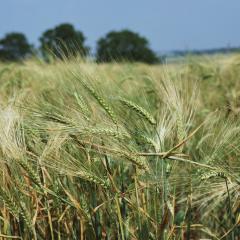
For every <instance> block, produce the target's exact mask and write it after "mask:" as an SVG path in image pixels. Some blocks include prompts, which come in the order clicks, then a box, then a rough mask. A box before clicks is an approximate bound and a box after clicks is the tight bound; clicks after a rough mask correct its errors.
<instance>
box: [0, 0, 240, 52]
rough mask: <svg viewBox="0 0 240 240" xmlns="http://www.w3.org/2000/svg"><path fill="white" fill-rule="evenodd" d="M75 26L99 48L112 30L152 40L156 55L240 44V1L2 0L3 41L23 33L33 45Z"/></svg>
mask: <svg viewBox="0 0 240 240" xmlns="http://www.w3.org/2000/svg"><path fill="white" fill-rule="evenodd" d="M65 22H69V23H72V24H74V25H75V27H76V28H77V29H79V30H81V31H83V32H84V34H85V36H86V37H87V44H88V45H89V46H90V47H91V48H92V49H94V47H95V43H96V40H97V39H98V38H99V37H101V36H103V35H104V34H106V33H107V32H108V31H110V30H121V29H124V28H128V29H130V30H133V31H137V32H139V33H140V34H142V35H144V36H146V37H147V38H148V39H149V41H150V43H151V47H152V48H153V49H154V50H155V51H166V50H173V49H205V48H214V47H222V46H227V45H231V46H240V0H85V1H84V0H82V1H81V0H0V37H3V36H4V34H5V33H7V32H11V31H20V32H23V33H25V34H26V35H27V37H28V39H29V41H30V42H31V43H34V44H39V43H38V38H39V36H40V35H41V33H42V32H43V31H45V30H46V29H47V28H51V27H54V26H56V25H57V24H59V23H65Z"/></svg>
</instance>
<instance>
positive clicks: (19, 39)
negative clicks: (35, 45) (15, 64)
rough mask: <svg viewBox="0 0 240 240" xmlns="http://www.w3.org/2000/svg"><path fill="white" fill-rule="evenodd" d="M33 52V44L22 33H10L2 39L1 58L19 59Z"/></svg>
mask: <svg viewBox="0 0 240 240" xmlns="http://www.w3.org/2000/svg"><path fill="white" fill-rule="evenodd" d="M31 54H32V46H31V45H30V44H29V43H28V40H27V38H26V37H25V35H24V34H22V33H8V34H6V36H5V37H4V38H2V39H0V60H2V61H18V60H21V59H24V58H25V57H27V56H29V55H31Z"/></svg>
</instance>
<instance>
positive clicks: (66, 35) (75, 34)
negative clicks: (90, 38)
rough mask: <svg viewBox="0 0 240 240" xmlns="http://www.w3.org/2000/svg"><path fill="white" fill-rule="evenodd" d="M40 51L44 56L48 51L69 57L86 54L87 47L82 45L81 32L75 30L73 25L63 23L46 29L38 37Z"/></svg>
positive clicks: (82, 36)
mask: <svg viewBox="0 0 240 240" xmlns="http://www.w3.org/2000/svg"><path fill="white" fill-rule="evenodd" d="M40 42H41V47H40V49H41V51H42V53H43V55H44V56H46V55H47V54H48V53H49V51H50V52H51V53H53V54H54V55H55V56H57V57H60V58H61V57H63V56H65V57H69V56H76V55H77V54H81V55H82V56H86V55H87V54H88V52H89V48H88V47H86V46H85V45H84V42H85V37H84V35H83V33H82V32H80V31H77V30H75V28H74V27H73V25H71V24H68V23H64V24H60V25H58V26H56V27H55V28H53V29H48V30H47V31H45V32H44V33H43V34H42V36H41V37H40Z"/></svg>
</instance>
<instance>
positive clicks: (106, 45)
mask: <svg viewBox="0 0 240 240" xmlns="http://www.w3.org/2000/svg"><path fill="white" fill-rule="evenodd" d="M114 60H116V61H123V60H128V61H139V62H145V63H156V62H159V58H158V57H157V56H156V54H155V53H154V52H153V51H152V50H151V49H150V48H149V43H148V40H147V39H146V38H144V37H141V36H140V35H139V34H137V33H135V32H132V31H129V30H123V31H119V32H116V31H112V32H109V33H108V34H107V35H106V36H105V37H103V38H100V39H99V41H98V42H97V61H99V62H110V61H114Z"/></svg>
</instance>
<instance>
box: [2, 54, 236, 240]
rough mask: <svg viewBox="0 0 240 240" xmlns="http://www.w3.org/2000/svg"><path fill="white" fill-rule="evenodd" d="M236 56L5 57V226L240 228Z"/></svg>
mask: <svg viewBox="0 0 240 240" xmlns="http://www.w3.org/2000/svg"><path fill="white" fill-rule="evenodd" d="M239 112H240V56H238V55H231V56H229V55H228V56H227V57H226V56H217V57H216V56H214V57H209V58H208V57H191V58H190V57H189V58H186V59H184V61H182V62H181V63H177V64H176V63H169V64H166V65H153V66H148V65H144V64H140V63H135V64H128V63H125V64H117V63H115V64H102V65H97V64H95V63H91V62H83V61H81V60H79V59H76V60H73V61H66V62H57V61H56V62H52V63H51V64H46V63H43V62H41V61H38V60H31V61H27V62H25V63H23V64H0V155H1V158H0V159H1V161H0V165H1V166H0V169H1V171H0V177H1V183H0V204H1V205H0V237H2V239H5V238H4V236H5V237H8V238H11V236H14V237H15V238H18V239H89V240H90V239H109V240H110V239H125V240H127V239H164V240H165V239H231V240H233V239H239V238H240V229H239V223H240V215H239V214H240V212H239V210H240V208H239V206H240V199H239V191H240V174H239V169H240V160H239V157H240V138H239V136H240V120H239Z"/></svg>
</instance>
